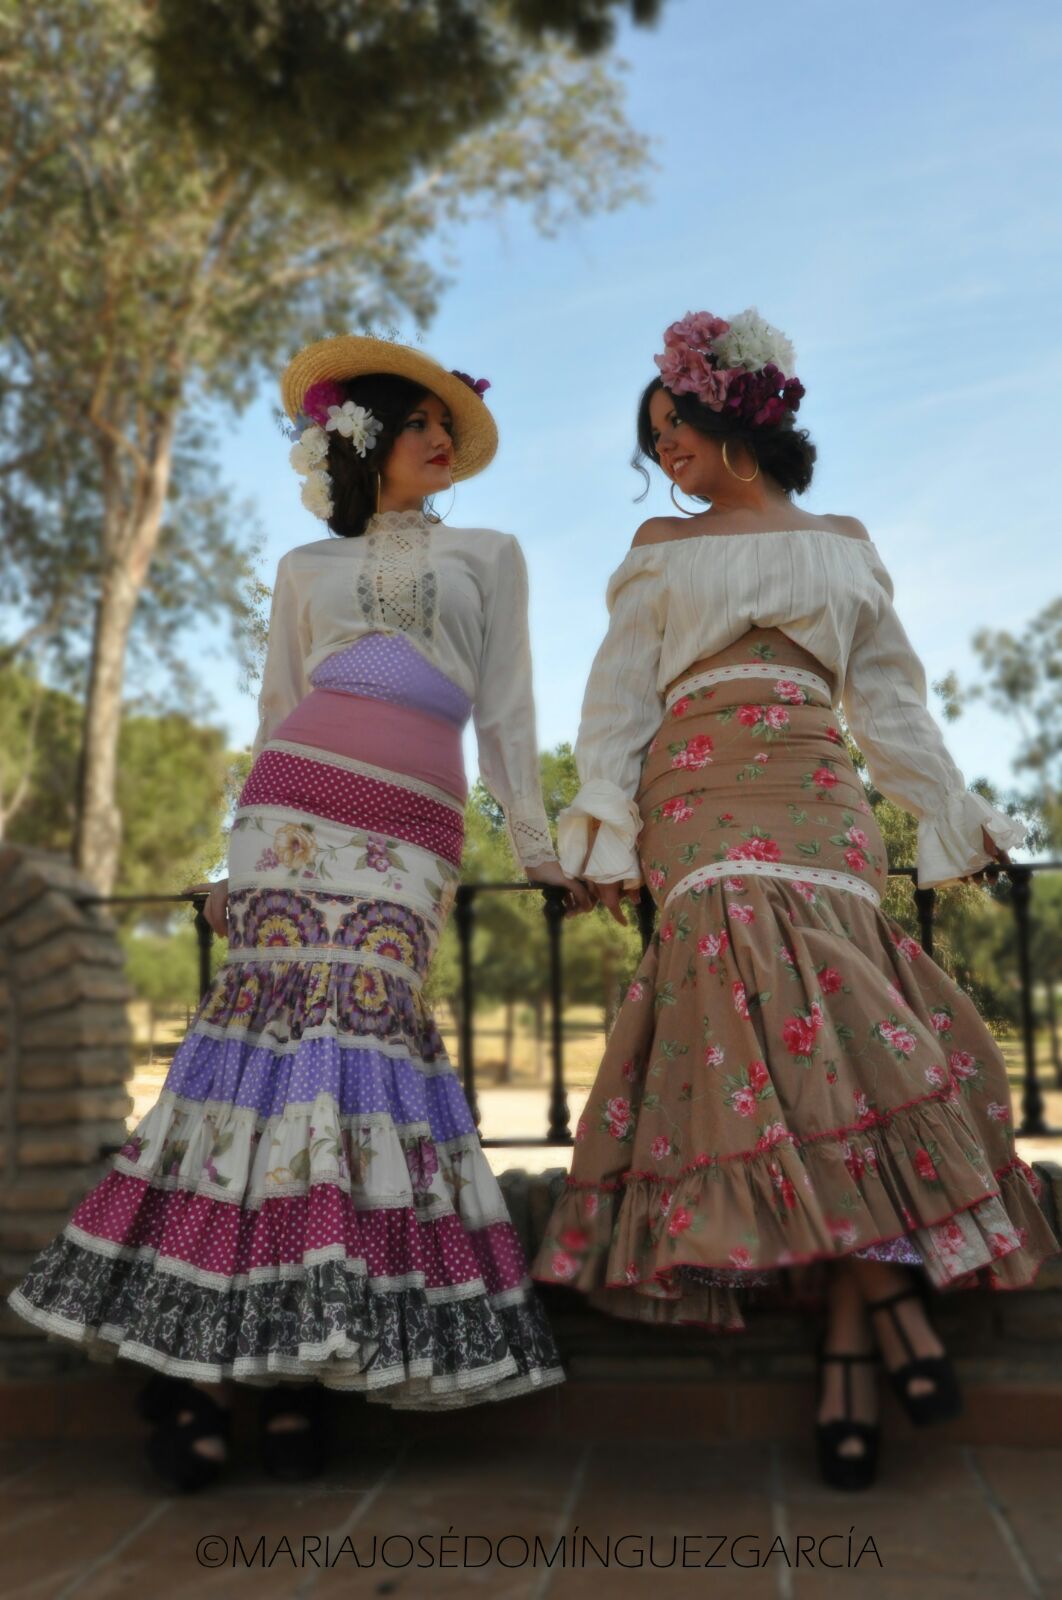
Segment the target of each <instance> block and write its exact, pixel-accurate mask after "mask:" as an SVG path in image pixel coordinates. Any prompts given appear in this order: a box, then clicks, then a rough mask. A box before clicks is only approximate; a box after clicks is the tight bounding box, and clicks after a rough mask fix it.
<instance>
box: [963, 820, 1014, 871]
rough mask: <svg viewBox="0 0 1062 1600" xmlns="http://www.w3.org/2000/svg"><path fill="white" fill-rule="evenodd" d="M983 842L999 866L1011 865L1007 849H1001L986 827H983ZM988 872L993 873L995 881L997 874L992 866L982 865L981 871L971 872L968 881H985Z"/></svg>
mask: <svg viewBox="0 0 1062 1600" xmlns="http://www.w3.org/2000/svg"><path fill="white" fill-rule="evenodd" d="M981 842H982V844H983V845H984V847H985V851H986V852H987V854H988V855H990V856H991V857H992V860H993V861H994V862H995V864H996V866H997V867H1009V866H1010V856H1009V855H1008V853H1007V852H1006V850H1001V849H1000V848H999V846H998V844H997V843H996V841H995V840H994V839H993V838H992V835H991V834H990V833H989V832H988V831H987V829H985V828H982V829H981ZM986 872H988V873H991V875H992V881H993V882H994V881H995V876H996V875H995V873H994V872H993V871H992V868H991V867H982V868H981V870H980V872H971V873H970V876H969V878H968V879H967V880H966V881H967V882H968V883H984V881H985V873H986Z"/></svg>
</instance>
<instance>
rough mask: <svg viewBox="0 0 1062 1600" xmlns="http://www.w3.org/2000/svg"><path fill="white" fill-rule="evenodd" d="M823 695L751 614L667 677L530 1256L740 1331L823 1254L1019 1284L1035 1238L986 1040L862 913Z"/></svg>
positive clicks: (544, 1265)
mask: <svg viewBox="0 0 1062 1600" xmlns="http://www.w3.org/2000/svg"><path fill="white" fill-rule="evenodd" d="M831 701H832V693H831V686H830V685H829V684H828V683H827V682H825V681H824V679H823V669H822V667H821V666H820V665H819V663H818V662H817V661H816V660H815V659H814V658H813V657H811V656H809V655H807V654H806V653H805V652H803V651H801V650H800V649H799V648H798V647H797V646H795V645H794V644H793V643H792V641H791V640H789V639H788V638H787V637H786V636H785V635H784V634H782V633H780V632H779V631H777V630H767V629H756V630H753V631H751V632H750V633H748V634H746V635H745V636H744V638H743V639H741V640H739V641H738V642H737V643H735V644H734V645H732V646H730V647H729V648H728V649H727V650H726V651H724V652H722V653H720V654H719V655H717V656H713V657H712V658H710V659H708V660H705V661H702V662H699V663H697V664H696V665H695V666H693V667H691V668H690V669H689V671H688V672H687V673H685V674H683V678H682V681H681V683H679V684H677V685H676V686H675V687H674V688H673V690H672V692H671V694H670V695H669V696H668V701H667V708H666V711H665V716H664V720H663V723H662V725H661V727H660V730H659V732H658V733H657V735H656V737H655V738H654V740H653V742H652V744H651V745H650V746H649V751H648V754H647V756H646V760H645V764H644V767H643V772H642V781H641V787H640V789H639V793H638V805H639V809H640V811H641V815H642V819H643V827H642V831H641V834H640V835H639V851H640V856H641V862H642V872H643V875H644V878H645V881H646V883H647V884H648V885H649V887H650V890H651V892H652V894H653V897H654V899H655V901H656V903H657V907H658V912H659V916H658V923H657V931H656V933H655V935H654V937H653V940H652V943H651V945H650V947H649V949H648V950H647V952H646V954H645V957H644V959H643V961H642V963H641V965H640V967H639V969H638V972H637V974H636V976H635V978H634V981H633V983H632V984H631V986H630V989H629V991H628V993H627V997H626V1000H625V1001H624V1004H623V1006H622V1008H621V1010H620V1013H619V1016H618V1018H617V1020H616V1023H615V1026H614V1028H613V1031H612V1034H611V1036H610V1039H609V1043H608V1046H607V1049H606V1051H605V1055H604V1058H603V1060H602V1063H601V1067H600V1069H599V1072H598V1075H597V1079H596V1081H595V1083H594V1086H593V1090H592V1092H591V1094H590V1098H589V1100H588V1102H587V1106H586V1110H585V1112H584V1114H583V1116H582V1117H581V1119H580V1121H579V1126H578V1129H577V1132H576V1144H575V1151H574V1158H573V1161H572V1168H571V1172H570V1174H569V1177H568V1181H567V1185H566V1188H565V1192H564V1194H563V1195H562V1196H561V1198H560V1200H559V1201H558V1203H557V1205H556V1207H555V1208H554V1212H553V1215H552V1217H551V1220H550V1224H549V1227H548V1230H547V1236H546V1238H545V1240H544V1243H543V1245H542V1247H541V1249H540V1251H539V1253H538V1256H537V1259H536V1261H535V1263H534V1268H533V1276H534V1277H535V1278H537V1279H538V1280H539V1281H541V1282H549V1283H557V1284H565V1285H567V1286H569V1287H573V1288H575V1289H577V1290H581V1291H583V1292H585V1293H587V1294H588V1295H589V1296H590V1297H591V1299H592V1301H593V1303H594V1304H595V1305H597V1306H598V1307H600V1308H601V1309H603V1310H605V1311H608V1312H611V1313H613V1314H615V1315H617V1316H622V1317H631V1318H636V1319H638V1320H642V1321H649V1322H672V1323H675V1322H683V1323H690V1322H692V1323H698V1324H701V1325H704V1326H706V1327H709V1328H712V1329H718V1330H728V1331H734V1330H739V1329H741V1328H742V1327H744V1325H745V1323H744V1317H743V1314H742V1313H743V1310H748V1309H749V1307H750V1306H751V1305H752V1304H754V1303H755V1302H756V1301H757V1300H760V1299H762V1300H765V1301H768V1302H772V1303H777V1302H778V1300H779V1298H781V1299H782V1300H783V1301H784V1300H785V1299H787V1298H789V1297H790V1296H791V1295H793V1294H796V1295H797V1297H798V1298H799V1297H800V1296H802V1295H803V1294H805V1293H810V1295H811V1296H812V1297H813V1298H814V1297H816V1296H817V1294H818V1293H819V1291H820V1290H821V1286H822V1281H823V1274H822V1272H821V1270H819V1269H818V1268H817V1264H818V1263H823V1262H828V1261H830V1260H835V1259H837V1258H839V1257H841V1256H845V1255H856V1256H861V1257H864V1258H870V1259H878V1260H885V1261H896V1262H901V1263H907V1264H910V1265H917V1266H922V1267H924V1268H925V1271H926V1273H927V1275H928V1278H929V1281H930V1282H931V1283H932V1284H933V1285H934V1286H935V1287H937V1288H940V1289H944V1288H952V1287H971V1286H974V1285H985V1286H989V1287H992V1288H997V1289H1014V1288H1021V1287H1023V1286H1024V1285H1026V1284H1028V1283H1030V1282H1031V1281H1032V1279H1033V1278H1034V1277H1035V1275H1036V1272H1037V1270H1038V1268H1039V1266H1040V1264H1041V1262H1042V1261H1043V1260H1044V1259H1045V1257H1047V1256H1049V1255H1051V1254H1053V1253H1055V1252H1056V1251H1057V1250H1058V1248H1059V1246H1058V1242H1057V1240H1056V1239H1055V1238H1054V1235H1053V1233H1052V1232H1051V1229H1050V1227H1049V1226H1048V1223H1047V1221H1046V1219H1045V1217H1044V1215H1043V1212H1042V1211H1041V1208H1040V1206H1039V1204H1038V1201H1037V1192H1038V1188H1039V1180H1038V1179H1037V1177H1036V1175H1035V1174H1034V1173H1033V1172H1032V1170H1031V1169H1030V1168H1029V1166H1028V1165H1027V1164H1026V1163H1025V1162H1023V1161H1022V1160H1021V1159H1020V1158H1019V1157H1018V1156H1017V1155H1016V1153H1015V1146H1014V1137H1013V1131H1012V1128H1011V1123H1010V1096H1009V1092H1008V1086H1007V1079H1006V1073H1005V1069H1004V1064H1003V1059H1002V1056H1001V1054H1000V1051H999V1049H998V1047H997V1045H996V1043H995V1041H994V1040H993V1038H992V1036H991V1034H990V1033H989V1031H988V1029H987V1028H986V1026H985V1024H984V1022H983V1021H982V1020H981V1018H980V1016H979V1015H978V1013H977V1010H976V1008H975V1007H974V1005H973V1003H972V1001H971V1000H970V999H969V997H968V996H967V995H966V994H964V993H963V991H962V990H961V989H959V988H957V987H956V985H955V984H954V983H953V982H952V981H951V979H950V978H948V977H947V975H946V974H945V973H944V972H943V971H942V970H941V969H940V968H939V967H938V966H936V965H935V963H934V962H933V961H932V960H931V959H930V958H929V957H928V956H927V955H926V954H925V953H924V952H923V950H922V949H921V947H920V945H919V944H917V943H916V942H915V941H914V940H912V939H910V938H909V937H908V936H907V935H906V934H905V933H904V932H903V930H902V929H901V928H900V927H899V926H898V925H897V924H896V923H895V922H893V921H892V920H891V919H890V918H888V917H886V916H885V915H884V913H883V912H882V910H881V904H880V900H881V893H882V890H883V887H884V883H885V875H886V872H887V861H886V856H885V848H884V845H883V842H882V839H881V835H880V833H879V832H878V828H877V826H876V823H875V821H874V816H873V813H872V811H871V809H870V806H869V804H868V803H867V800H866V796H865V792H864V789H863V786H862V783H861V782H860V780H859V777H858V774H857V773H856V771H855V769H854V767H853V765H852V763H851V761H850V759H849V757H848V754H847V752H846V749H845V746H844V743H843V740H842V738H841V735H840V732H839V730H838V728H837V724H836V719H835V716H834V713H833V711H832V709H831ZM804 1269H811V1270H808V1271H805V1270H804Z"/></svg>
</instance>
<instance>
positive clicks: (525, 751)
mask: <svg viewBox="0 0 1062 1600" xmlns="http://www.w3.org/2000/svg"><path fill="white" fill-rule="evenodd" d="M499 544H500V548H499V552H498V569H497V574H496V581H495V583H494V588H493V592H492V593H491V594H490V596H489V597H488V600H487V614H486V626H485V629H484V634H483V651H482V656H481V658H480V670H479V687H478V690H477V693H476V697H475V702H474V704H473V708H472V721H473V725H474V727H475V730H476V739H477V742H478V746H479V771H480V776H481V777H482V779H483V782H484V783H485V784H486V786H487V788H488V789H489V790H490V792H491V794H492V795H493V796H494V798H495V800H497V802H498V804H499V805H500V806H501V807H502V810H503V811H504V812H505V820H506V823H507V824H508V828H509V838H510V840H511V841H512V846H513V850H514V852H515V855H516V858H517V860H518V861H519V862H520V865H521V866H522V867H536V866H539V865H540V864H541V863H542V862H544V861H554V860H555V859H556V855H555V852H554V849H553V840H552V838H551V836H550V831H549V821H548V819H547V817H546V810H545V807H544V805H543V803H542V782H541V777H540V774H539V764H538V739H537V736H536V731H535V700H534V690H533V686H532V678H531V641H530V638H529V635H528V623H527V602H528V592H527V565H526V563H525V561H524V556H523V551H522V550H521V549H520V546H519V544H518V543H517V541H516V540H515V539H514V538H513V537H512V536H511V535H508V534H507V535H504V536H502V537H501V538H500V540H499Z"/></svg>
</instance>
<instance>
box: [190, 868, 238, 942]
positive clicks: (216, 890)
mask: <svg viewBox="0 0 1062 1600" xmlns="http://www.w3.org/2000/svg"><path fill="white" fill-rule="evenodd" d="M182 893H183V894H205V895H206V897H207V900H206V905H205V906H204V907H203V915H204V917H206V919H207V921H208V922H209V924H210V926H211V927H212V928H213V930H214V932H215V933H216V934H217V936H218V938H219V939H227V938H228V936H229V926H228V920H227V918H228V904H229V880H228V878H219V879H218V880H217V882H216V883H193V884H190V885H189V887H188V888H187V889H184V890H182Z"/></svg>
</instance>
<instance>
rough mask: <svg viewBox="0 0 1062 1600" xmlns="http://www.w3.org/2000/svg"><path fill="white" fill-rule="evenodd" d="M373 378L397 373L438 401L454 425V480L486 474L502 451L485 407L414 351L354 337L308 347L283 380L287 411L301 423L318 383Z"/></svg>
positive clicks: (434, 363) (448, 374)
mask: <svg viewBox="0 0 1062 1600" xmlns="http://www.w3.org/2000/svg"><path fill="white" fill-rule="evenodd" d="M370 372H390V373H395V374H396V375H397V376H398V377H400V378H409V379H411V380H412V381H413V382H414V383H418V384H421V385H422V386H423V387H424V388H425V389H430V390H431V392H432V394H435V395H438V397H439V399H440V400H442V401H444V402H445V404H446V405H447V406H449V408H450V414H451V416H452V417H453V421H454V436H455V449H454V467H453V476H454V479H455V480H456V479H458V478H471V477H472V476H473V475H474V474H475V473H477V472H482V471H483V468H484V467H485V466H486V465H487V464H488V462H489V461H490V460H491V458H492V457H493V455H494V452H495V450H497V448H498V429H497V426H496V424H495V421H494V418H493V417H492V416H491V414H490V412H489V411H488V410H487V407H486V404H485V402H484V401H483V400H482V399H481V398H480V396H479V395H478V394H477V393H476V391H475V390H474V389H473V388H472V387H471V385H470V384H467V383H465V381H464V379H463V378H459V377H457V376H456V375H455V374H454V373H452V372H447V370H446V368H445V367H441V366H440V365H439V363H438V362H437V361H433V360H432V358H431V356H426V355H424V354H423V353H422V352H421V351H420V350H413V349H411V348H410V347H409V345H405V344H392V343H391V341H390V340H389V339H370V338H367V337H364V336H362V335H360V334H353V333H345V334H340V335H338V336H337V337H336V338H333V339H318V340H317V341H316V343H314V344H308V345H307V346H306V348H305V350H300V351H299V353H298V355H296V356H294V357H293V358H292V359H291V361H290V362H289V363H288V366H287V368H286V370H285V372H284V375H283V377H282V378H281V380H280V393H281V397H282V398H283V401H284V409H285V411H286V412H287V414H288V416H289V417H290V418H291V420H292V422H297V421H298V418H299V415H300V413H301V411H302V402H303V397H304V396H305V394H306V391H307V390H308V389H310V388H312V387H313V385H314V384H315V383H322V382H323V381H324V380H325V379H326V378H332V379H334V380H335V381H336V382H339V383H342V382H343V381H344V380H346V379H348V378H360V377H362V376H363V375H364V374H366V373H370Z"/></svg>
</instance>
